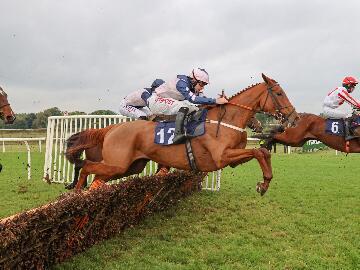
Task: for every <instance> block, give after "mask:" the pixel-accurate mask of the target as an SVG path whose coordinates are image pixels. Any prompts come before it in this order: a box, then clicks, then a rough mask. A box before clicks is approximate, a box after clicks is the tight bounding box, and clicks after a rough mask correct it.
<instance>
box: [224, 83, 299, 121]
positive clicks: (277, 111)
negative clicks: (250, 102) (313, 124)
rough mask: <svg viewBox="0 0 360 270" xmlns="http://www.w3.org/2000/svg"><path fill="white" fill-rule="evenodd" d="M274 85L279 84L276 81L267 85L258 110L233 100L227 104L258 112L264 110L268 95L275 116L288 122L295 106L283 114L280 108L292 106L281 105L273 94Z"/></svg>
mask: <svg viewBox="0 0 360 270" xmlns="http://www.w3.org/2000/svg"><path fill="white" fill-rule="evenodd" d="M275 86H279V84H278V83H276V84H274V85H272V86H268V87H267V95H266V98H265V101H264V103H263V105H262V106H260V109H259V110H254V109H253V108H251V107H249V106H245V105H241V104H237V103H233V102H228V103H227V104H230V105H234V106H237V107H240V108H243V109H246V110H250V111H253V112H254V113H258V112H264V108H265V106H266V103H267V102H268V99H269V96H270V97H271V99H272V101H273V103H274V104H275V115H273V116H275V117H281V118H282V119H284V120H285V121H284V122H289V118H290V116H291V115H292V114H293V113H295V108H294V107H293V109H292V111H291V112H289V113H288V114H284V113H282V112H281V110H283V109H286V108H289V107H292V106H281V104H280V102H279V100H278V98H277V97H276V95H275V94H274V92H273V88H274V87H275Z"/></svg>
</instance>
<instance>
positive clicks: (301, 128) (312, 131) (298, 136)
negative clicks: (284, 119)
mask: <svg viewBox="0 0 360 270" xmlns="http://www.w3.org/2000/svg"><path fill="white" fill-rule="evenodd" d="M299 116H300V119H299V121H298V122H297V124H296V126H295V127H291V128H287V129H286V130H285V131H283V132H277V131H273V132H271V133H270V134H269V135H265V136H264V138H265V139H266V145H267V146H266V147H267V148H268V149H270V148H271V146H272V144H274V143H281V144H284V145H288V146H294V147H301V146H303V145H304V144H305V142H306V141H308V140H318V141H321V142H322V143H324V144H325V145H327V146H329V147H330V148H333V149H335V150H338V151H342V152H346V153H360V139H359V138H354V139H352V140H349V141H347V140H345V137H344V136H336V135H332V134H329V133H327V132H325V130H326V119H325V118H323V117H320V116H317V115H315V114H310V113H301V114H299ZM354 135H357V136H359V135H360V127H357V128H356V129H355V130H354Z"/></svg>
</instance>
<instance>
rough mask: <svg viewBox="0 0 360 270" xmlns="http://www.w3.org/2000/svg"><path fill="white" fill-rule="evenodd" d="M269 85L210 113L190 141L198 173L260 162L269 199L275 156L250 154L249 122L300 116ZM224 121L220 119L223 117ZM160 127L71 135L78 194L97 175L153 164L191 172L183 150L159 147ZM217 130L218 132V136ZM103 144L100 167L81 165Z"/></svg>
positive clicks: (132, 125) (142, 124)
mask: <svg viewBox="0 0 360 270" xmlns="http://www.w3.org/2000/svg"><path fill="white" fill-rule="evenodd" d="M262 77H263V79H264V83H259V84H256V85H253V86H251V87H248V88H246V89H244V90H243V91H240V92H239V93H237V94H235V95H234V96H232V97H231V98H230V99H229V103H227V104H224V105H220V106H214V107H211V108H209V110H208V114H207V118H208V121H209V123H206V133H205V134H204V135H203V136H200V137H196V138H193V139H191V144H192V149H193V154H194V157H195V160H196V164H197V169H198V170H199V171H202V172H211V171H216V170H219V169H222V168H224V167H226V166H227V165H235V164H236V165H237V164H241V163H245V162H247V161H249V160H251V159H253V158H256V159H257V161H258V162H259V165H260V167H261V169H262V172H263V182H262V183H260V182H259V183H258V184H257V188H256V190H257V191H258V192H259V193H260V194H261V195H263V194H265V192H266V191H267V189H268V188H269V184H270V181H271V179H272V178H273V175H272V167H271V160H270V157H271V156H270V153H269V152H268V151H267V150H266V149H245V146H246V143H247V134H246V131H245V129H244V128H245V125H246V123H247V121H248V120H249V119H250V118H251V117H252V116H253V115H254V114H255V113H256V112H259V111H263V112H267V113H269V114H271V115H273V116H275V118H277V119H280V120H281V122H282V123H289V124H291V125H293V124H295V122H296V120H297V118H298V115H297V112H296V111H295V109H294V107H293V106H292V105H291V103H290V101H289V99H288V98H287V96H286V94H285V92H284V91H283V89H282V88H281V87H280V85H279V84H278V83H277V82H276V81H274V80H272V79H270V78H268V77H266V76H265V75H264V74H262ZM219 116H221V117H219ZM155 125H156V123H153V122H146V121H142V120H138V121H133V122H126V123H123V124H121V125H116V126H115V127H113V128H109V129H97V130H94V129H88V130H85V131H82V132H80V133H77V134H74V135H72V136H71V137H70V138H69V140H70V141H74V142H76V143H74V144H73V145H69V148H68V149H67V151H66V157H67V159H68V160H69V161H70V162H73V163H75V164H77V166H80V167H82V170H81V173H80V178H79V181H78V183H77V185H76V188H77V189H81V187H82V186H83V183H84V181H85V179H86V177H87V176H88V175H89V174H95V179H94V183H95V182H106V181H109V180H111V179H117V178H120V177H125V176H129V175H132V174H136V173H140V172H141V171H142V170H143V168H144V167H145V166H146V163H147V162H148V161H149V160H154V161H155V162H157V163H160V164H163V165H165V166H171V167H174V168H177V169H181V170H190V165H189V163H188V160H187V156H186V153H185V147H184V145H181V144H180V145H170V146H161V145H157V144H155V143H154V130H155ZM217 131H218V132H217ZM96 145H102V158H103V160H102V161H101V162H93V161H90V160H87V159H85V160H80V159H78V158H77V155H78V153H79V152H82V151H83V150H84V149H86V148H91V147H94V146H96Z"/></svg>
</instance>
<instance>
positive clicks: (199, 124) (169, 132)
mask: <svg viewBox="0 0 360 270" xmlns="http://www.w3.org/2000/svg"><path fill="white" fill-rule="evenodd" d="M206 115H207V110H203V111H202V114H201V116H200V117H198V119H196V120H191V121H189V122H186V123H185V130H186V134H187V135H188V136H189V137H191V138H194V137H198V136H201V135H204V133H205V120H206ZM190 118H191V116H190ZM174 133H175V122H158V123H157V125H156V127H155V139H154V142H155V143H156V144H160V145H171V144H173V139H174Z"/></svg>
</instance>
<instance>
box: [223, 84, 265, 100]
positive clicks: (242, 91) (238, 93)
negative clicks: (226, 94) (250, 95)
mask: <svg viewBox="0 0 360 270" xmlns="http://www.w3.org/2000/svg"><path fill="white" fill-rule="evenodd" d="M259 84H261V83H255V84H252V85H249V86H247V87H246V88H244V89H243V90H240V91H239V92H237V93H236V94H234V95H232V96H231V97H230V98H229V100H230V99H232V98H234V97H236V96H238V95H240V94H242V93H244V92H246V91H247V90H249V89H251V88H253V87H255V86H257V85H259Z"/></svg>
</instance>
